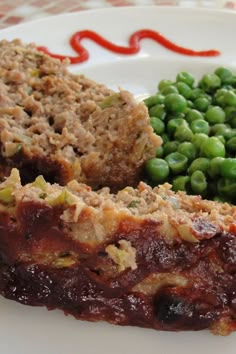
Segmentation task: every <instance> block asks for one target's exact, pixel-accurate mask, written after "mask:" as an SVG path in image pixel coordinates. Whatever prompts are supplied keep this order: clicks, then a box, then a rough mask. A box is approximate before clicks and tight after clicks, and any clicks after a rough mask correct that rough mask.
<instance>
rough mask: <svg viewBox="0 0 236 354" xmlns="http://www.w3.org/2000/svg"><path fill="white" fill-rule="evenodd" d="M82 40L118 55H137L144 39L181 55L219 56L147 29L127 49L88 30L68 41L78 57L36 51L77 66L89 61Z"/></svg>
mask: <svg viewBox="0 0 236 354" xmlns="http://www.w3.org/2000/svg"><path fill="white" fill-rule="evenodd" d="M84 38H87V39H90V40H92V41H94V42H95V43H97V44H99V45H100V46H101V47H103V48H105V49H108V50H110V51H111V52H114V53H118V54H125V55H132V54H136V53H138V52H139V51H140V41H141V40H142V39H144V38H149V39H152V40H154V41H155V42H157V43H159V44H161V45H162V46H163V47H165V48H167V49H168V50H171V51H172V52H175V53H179V54H183V55H189V56H201V57H214V56H218V55H220V52H219V51H218V50H215V49H210V50H201V51H197V50H194V49H189V48H185V47H181V46H179V45H177V44H175V43H174V42H171V41H170V40H169V39H167V38H166V37H164V36H163V35H162V34H161V33H159V32H156V31H153V30H149V29H142V30H139V31H136V32H134V33H133V34H132V35H131V36H130V38H129V46H128V47H123V46H119V45H116V44H114V43H112V42H110V41H108V40H107V39H105V38H104V37H102V36H100V35H99V34H98V33H96V32H94V31H90V30H84V31H78V32H76V33H75V34H73V35H72V37H71V39H70V45H71V47H72V48H73V49H74V50H75V52H77V54H78V56H75V57H71V56H66V55H61V54H55V53H51V52H50V51H49V50H48V49H47V48H46V47H38V49H39V50H41V51H43V52H44V53H46V54H49V55H50V56H52V57H53V58H58V59H60V60H63V59H65V58H69V59H70V61H71V64H78V63H82V62H84V61H86V60H88V59H89V52H88V51H87V49H86V48H84V46H83V45H82V44H81V41H82V39H84Z"/></svg>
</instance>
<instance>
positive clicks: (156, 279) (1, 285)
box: [0, 169, 236, 335]
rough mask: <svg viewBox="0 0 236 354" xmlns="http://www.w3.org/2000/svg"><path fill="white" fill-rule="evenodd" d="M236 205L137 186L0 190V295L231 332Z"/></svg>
mask: <svg viewBox="0 0 236 354" xmlns="http://www.w3.org/2000/svg"><path fill="white" fill-rule="evenodd" d="M235 220H236V206H231V205H229V204H227V203H224V204H220V203H216V202H213V201H207V200H203V199H201V197H199V196H188V195H186V194H185V193H184V192H178V193H174V192H173V191H172V190H171V188H170V185H168V184H164V185H163V186H160V187H158V188H154V189H151V187H150V186H147V185H146V184H144V183H143V182H141V183H139V186H138V188H137V189H133V188H131V187H127V188H124V189H123V190H120V191H119V192H118V193H117V194H111V193H110V191H109V189H108V188H103V189H101V190H99V191H97V192H95V191H92V190H91V188H90V187H88V186H87V185H85V184H80V183H78V182H77V181H71V182H69V183H68V185H67V186H66V187H62V186H59V185H58V184H53V185H51V184H49V183H47V182H45V180H44V179H43V177H42V176H39V177H38V178H37V179H36V180H35V181H34V182H32V183H31V184H27V185H24V186H22V185H21V181H20V178H19V173H18V171H17V170H15V169H13V170H12V173H11V175H10V177H9V178H8V179H7V180H5V181H4V182H3V183H2V184H1V185H0V230H1V232H0V293H1V294H2V295H4V296H5V297H7V298H10V299H13V300H16V301H19V302H21V303H24V304H28V305H38V306H39V305H40V306H42V305H44V306H46V307H47V308H49V309H53V308H60V309H62V310H63V311H64V312H65V313H69V314H72V315H74V316H75V317H76V318H79V319H83V320H91V321H98V320H105V321H108V322H111V323H114V324H119V325H135V326H141V327H148V328H154V329H162V330H173V331H178V330H200V329H204V328H209V329H210V330H211V331H212V332H213V333H216V334H221V335H226V334H228V333H230V332H232V331H234V330H236V306H235V304H236V224H235Z"/></svg>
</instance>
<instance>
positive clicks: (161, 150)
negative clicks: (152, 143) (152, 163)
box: [156, 145, 164, 158]
mask: <svg viewBox="0 0 236 354" xmlns="http://www.w3.org/2000/svg"><path fill="white" fill-rule="evenodd" d="M163 155H164V148H163V146H162V145H161V146H159V147H158V148H157V149H156V157H159V158H161V157H162V156H163Z"/></svg>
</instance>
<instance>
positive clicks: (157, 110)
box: [149, 104, 166, 120]
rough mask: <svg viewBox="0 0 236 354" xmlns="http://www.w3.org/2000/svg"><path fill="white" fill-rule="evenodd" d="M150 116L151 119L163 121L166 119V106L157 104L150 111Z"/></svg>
mask: <svg viewBox="0 0 236 354" xmlns="http://www.w3.org/2000/svg"><path fill="white" fill-rule="evenodd" d="M149 116H150V117H157V118H160V119H161V120H164V119H165V116H166V111H165V106H164V104H156V105H155V106H152V107H151V108H150V109H149Z"/></svg>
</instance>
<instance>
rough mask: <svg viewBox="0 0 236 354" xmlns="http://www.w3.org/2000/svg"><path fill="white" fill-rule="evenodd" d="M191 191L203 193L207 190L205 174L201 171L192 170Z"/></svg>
mask: <svg viewBox="0 0 236 354" xmlns="http://www.w3.org/2000/svg"><path fill="white" fill-rule="evenodd" d="M190 185H191V188H192V191H193V193H196V194H203V192H205V191H206V190H207V180H206V176H205V175H204V173H203V172H202V171H194V172H193V174H192V176H191V178H190Z"/></svg>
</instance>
